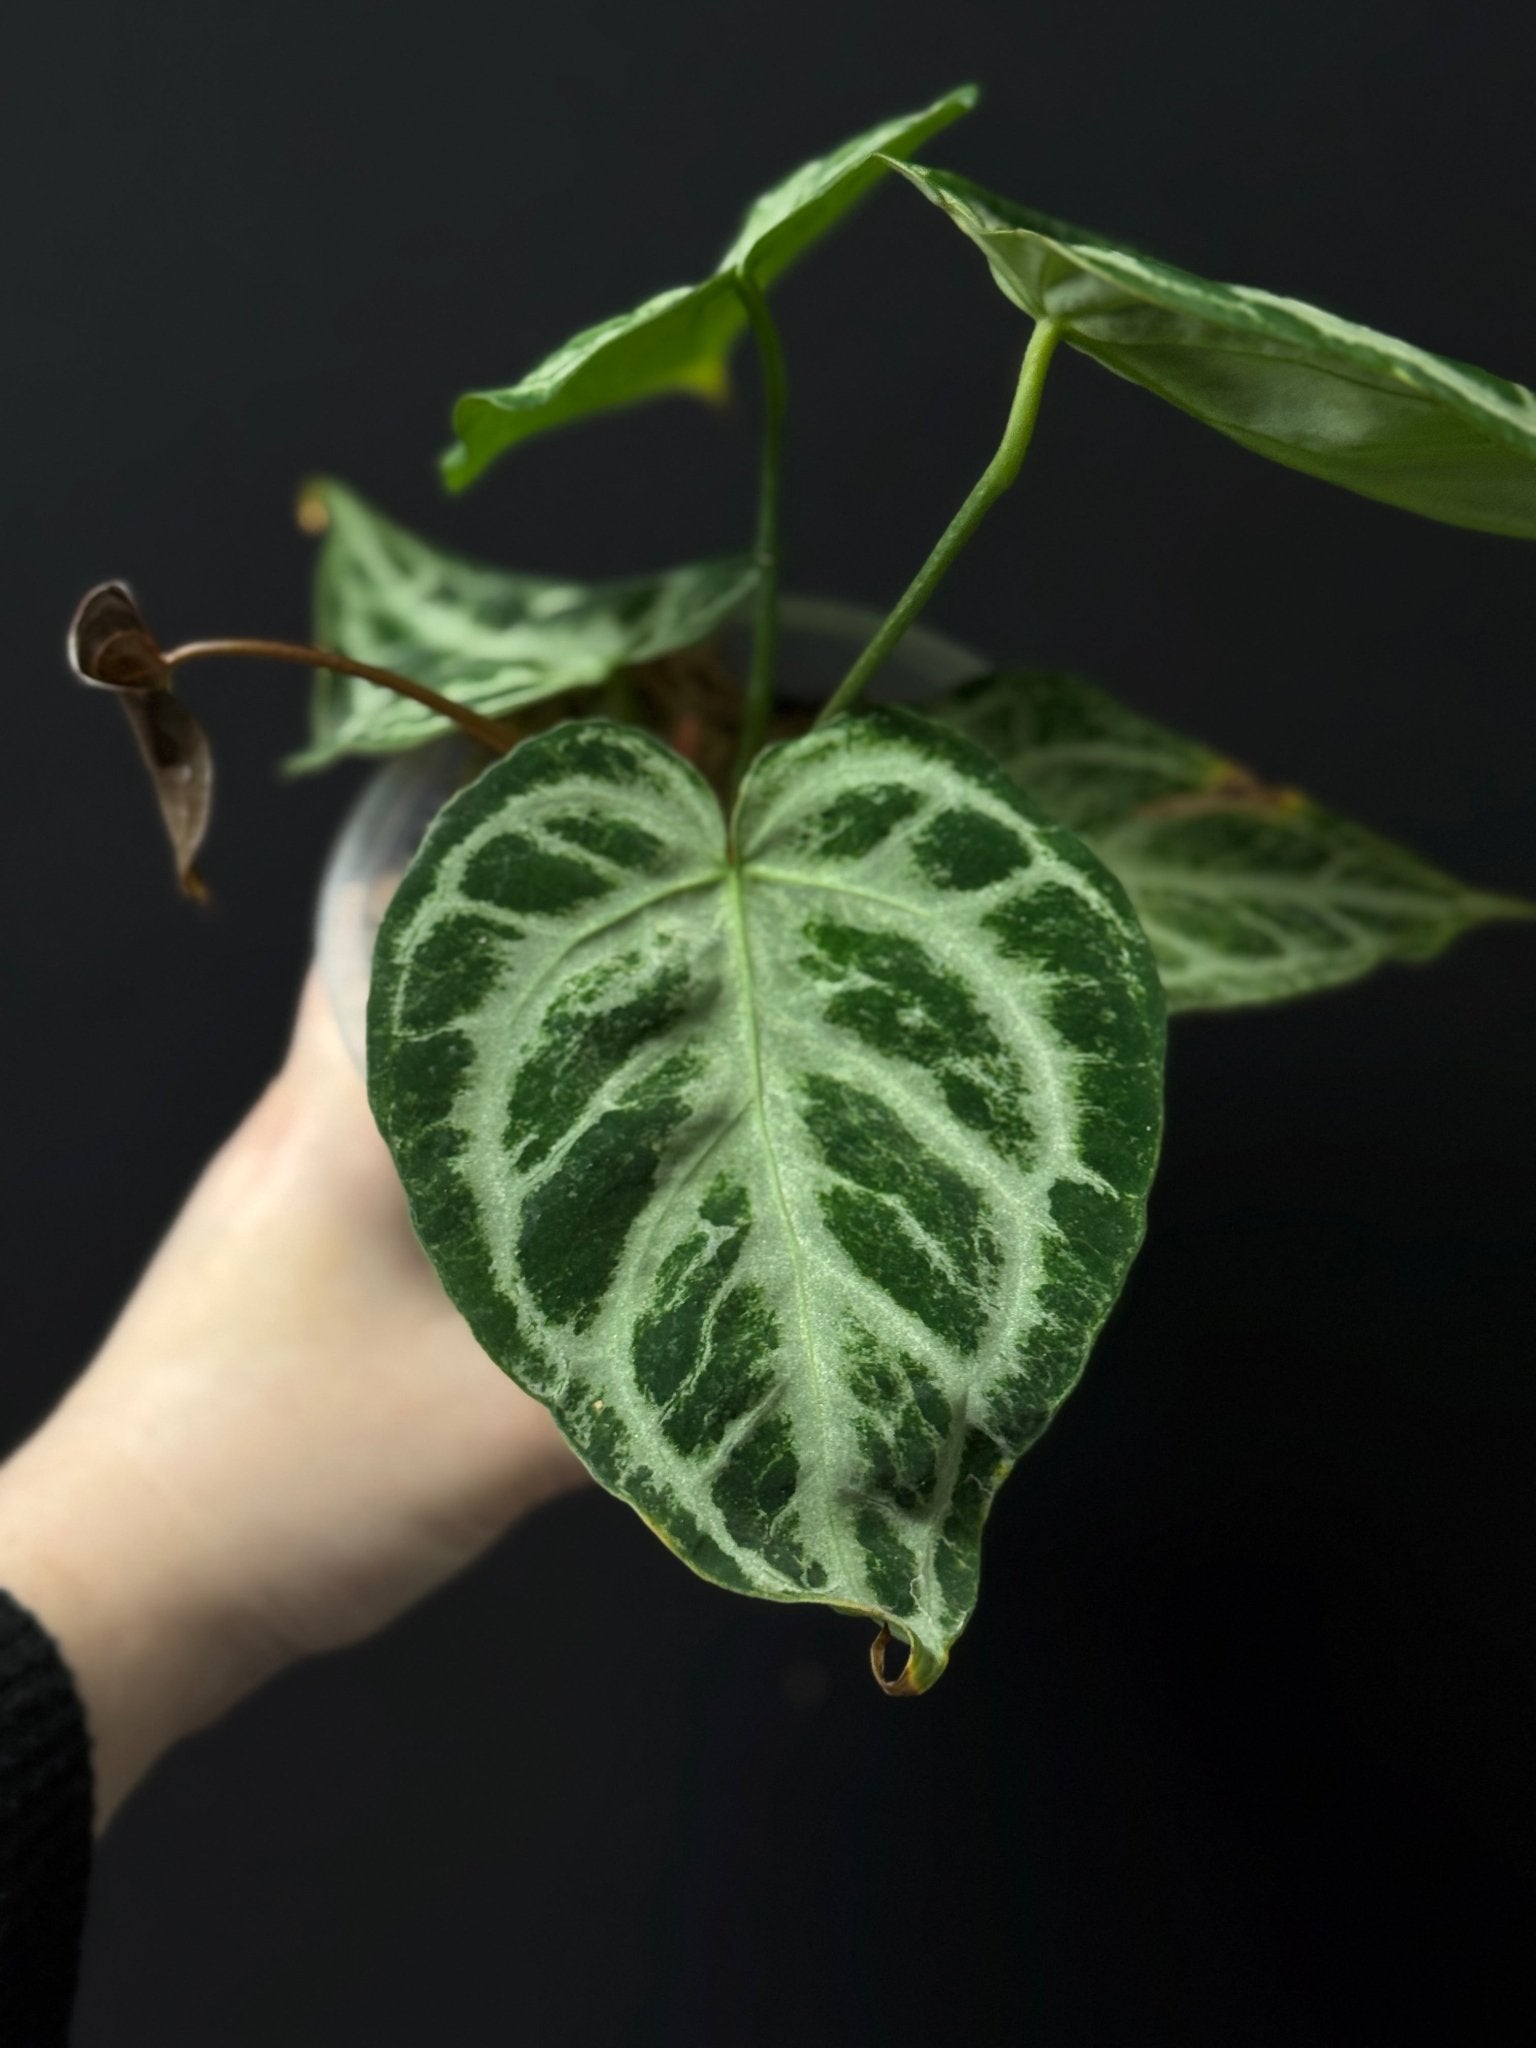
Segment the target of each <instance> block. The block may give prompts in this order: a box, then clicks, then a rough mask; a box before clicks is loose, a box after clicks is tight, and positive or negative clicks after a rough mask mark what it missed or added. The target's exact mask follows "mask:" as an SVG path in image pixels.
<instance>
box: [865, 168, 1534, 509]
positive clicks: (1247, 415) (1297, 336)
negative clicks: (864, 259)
mask: <svg viewBox="0 0 1536 2048" xmlns="http://www.w3.org/2000/svg"><path fill="white" fill-rule="evenodd" d="M893 168H895V169H897V170H900V171H902V172H903V173H904V175H905V176H906V177H908V178H910V179H911V181H912V183H913V184H914V185H916V186H917V188H918V190H919V191H920V192H923V193H924V194H926V196H927V197H928V198H929V199H931V200H932V201H933V202H934V204H935V205H937V206H939V207H941V208H942V209H943V210H944V211H945V212H946V213H947V214H948V215H949V216H950V218H951V219H952V220H954V221H955V222H956V223H957V225H958V226H959V227H960V228H961V229H962V230H963V231H964V232H965V233H966V234H967V235H969V236H970V238H971V240H972V241H973V242H975V243H976V244H977V246H978V247H979V248H980V249H981V250H982V251H983V253H984V254H985V256H986V258H987V261H988V263H989V264H990V266H991V269H992V275H993V277H994V278H995V279H996V281H997V284H998V285H999V287H1000V288H1001V290H1002V291H1003V292H1004V293H1005V294H1006V296H1007V297H1008V298H1010V299H1012V300H1013V302H1014V304H1015V305H1017V306H1021V307H1022V308H1023V309H1024V311H1025V312H1026V313H1029V314H1031V315H1032V316H1033V317H1034V318H1035V319H1036V320H1048V321H1050V322H1052V324H1053V325H1055V326H1056V327H1058V328H1059V329H1060V330H1061V333H1062V335H1063V337H1064V338H1065V339H1066V340H1067V341H1069V342H1070V343H1071V344H1072V346H1073V347H1074V348H1077V349H1081V350H1082V352H1083V353H1084V354H1085V355H1089V356H1092V357H1093V358H1094V359H1095V361H1097V362H1100V363H1102V364H1103V365H1104V366H1105V368H1106V369H1109V370H1113V371H1114V372H1115V373H1116V375H1117V376H1121V377H1127V378H1129V379H1130V380H1131V381H1132V382H1133V383H1136V384H1143V385H1145V386H1146V388H1147V389H1148V390H1149V391H1154V392H1156V393H1157V395H1158V396H1159V397H1161V398H1166V399H1168V400H1169V402H1170V403H1171V404H1173V405H1176V406H1178V407H1180V409H1181V410H1182V411H1184V412H1187V413H1191V414H1192V415H1193V416H1194V417H1195V418H1196V419H1198V420H1203V421H1204V422H1205V423H1206V425H1207V426H1211V427H1215V428H1216V429H1217V430H1218V431H1219V432H1220V433H1223V434H1226V435H1229V436H1230V437H1231V439H1232V440H1234V441H1237V442H1240V443H1241V445H1242V446H1243V447H1245V448H1251V449H1252V450H1253V451H1254V453H1255V454H1258V455H1267V456H1269V457H1270V458H1271V459H1272V460H1274V461H1276V462H1281V463H1284V464H1285V465H1286V466H1287V468H1290V469H1299V470H1304V471H1305V472H1306V473H1307V474H1308V475H1309V476H1316V477H1322V478H1324V479H1325V480H1326V481H1327V482H1329V483H1335V484H1343V485H1344V486H1345V488H1346V489H1348V490H1352V491H1359V492H1360V493H1361V494H1362V495H1363V496H1365V497H1367V498H1379V499H1381V500H1382V501H1383V502H1384V503H1386V504H1389V505H1401V506H1403V507H1405V508H1406V509H1407V510H1408V511H1411V512H1421V513H1423V514H1425V515H1426V516H1427V517H1428V518H1431V519H1443V520H1446V521H1448V522H1449V523H1450V524H1451V525H1453V526H1471V527H1477V528H1480V529H1481V530H1482V531H1484V532H1486V533H1505V534H1514V535H1517V536H1519V537H1520V538H1523V539H1531V538H1533V537H1536V394H1533V393H1531V392H1530V391H1527V390H1526V389H1525V388H1524V387H1523V386H1522V385H1519V384H1509V383H1506V382H1505V381H1504V380H1503V378H1500V377H1492V376H1490V375H1489V374H1488V373H1487V372H1486V371H1484V370H1477V369H1473V368H1471V367H1470V366H1469V365H1467V364H1465V363H1458V362H1452V361H1450V360H1449V359H1448V358H1446V357H1444V356H1436V355H1431V354H1429V353H1428V351H1427V350H1425V349H1420V348H1414V347H1413V346H1412V345H1411V344H1410V343H1408V342H1406V341H1397V340H1394V339H1393V337H1392V336H1390V335H1386V334H1378V333H1376V332H1375V331H1374V330H1373V329H1372V328H1369V327H1360V326H1357V325H1356V324H1355V323H1354V322H1353V321H1350V320H1341V319H1340V318H1339V317H1338V316H1337V315H1336V314H1333V313H1325V312H1323V311H1321V310H1320V309H1319V308H1318V307H1316V306H1309V305H1306V304H1304V303H1303V302H1302V301H1301V300H1299V299H1284V298H1277V297H1276V296H1275V295H1274V293H1272V292H1266V291H1258V290H1255V289H1253V288H1251V287H1249V286H1247V285H1227V284H1212V283H1211V282H1209V281H1208V280H1207V279H1205V278H1202V277H1195V276H1192V275H1191V274H1190V273H1189V272H1188V271H1186V270H1176V269H1175V268H1174V267H1173V265H1172V264H1168V263H1161V262H1159V261H1158V260H1157V259H1156V258H1155V257H1151V256H1144V255H1141V254H1139V253H1137V252H1136V251H1134V250H1132V249H1129V248H1125V247H1123V246H1118V245H1116V244H1115V243H1113V242H1111V241H1108V240H1106V239H1105V238H1104V237H1103V236H1102V235H1096V234H1093V233H1092V232H1090V231H1089V230H1088V229H1086V228H1075V227H1070V226H1068V225H1067V224H1066V223H1065V222H1064V221H1058V220H1052V219H1050V218H1049V216H1047V215H1046V214H1042V213H1033V212H1031V211H1030V210H1029V209H1028V208H1027V207H1022V206H1016V205H1014V204H1013V202H1012V201H1011V200H1006V199H999V198H997V197H996V196H995V195H993V194H992V193H989V192H984V191H983V190H982V189H981V187H980V186H979V185H973V184H971V183H970V181H969V180H968V179H965V178H959V177H955V176H953V175H952V174H951V173H949V172H947V171H935V170H930V169H928V168H926V167H925V166H922V165H915V164H914V165H907V164H895V165H894V166H893Z"/></svg>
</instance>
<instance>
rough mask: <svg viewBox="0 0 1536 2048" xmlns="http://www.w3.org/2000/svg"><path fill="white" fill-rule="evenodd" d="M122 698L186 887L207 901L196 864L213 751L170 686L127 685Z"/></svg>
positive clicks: (209, 792) (210, 795)
mask: <svg viewBox="0 0 1536 2048" xmlns="http://www.w3.org/2000/svg"><path fill="white" fill-rule="evenodd" d="M118 702H119V703H120V704H121V705H122V707H123V710H124V712H125V713H126V714H127V718H128V723H129V724H130V725H131V726H132V727H133V736H134V738H135V739H136V740H137V741H138V743H139V752H140V754H141V755H142V756H143V757H144V765H145V767H146V768H147V769H148V770H149V775H150V780H151V781H152V782H153V783H154V785H155V796H156V798H157V800H158V801H159V805H160V815H161V817H162V818H163V819H164V821H165V829H166V834H167V836H168V838H169V839H170V842H171V851H172V853H173V854H174V856H175V860H176V873H177V877H178V879H179V880H180V882H181V886H182V890H183V892H184V893H185V894H186V895H188V896H190V897H192V898H193V899H194V900H195V901H197V902H199V903H206V902H207V900H208V890H207V887H206V885H205V883H204V881H203V878H202V876H201V875H200V874H199V873H198V871H197V866H196V862H197V853H198V849H199V847H200V846H201V845H202V843H203V836H204V834H205V833H206V832H207V830H208V813H209V811H210V809H211V807H212V803H213V755H212V753H211V752H210V750H209V746H208V736H207V734H206V733H205V732H204V731H203V728H202V727H201V726H200V725H199V724H198V722H197V720H196V719H195V718H194V717H193V716H192V714H191V712H190V711H189V710H188V709H187V707H186V705H185V704H183V703H182V702H181V699H180V698H179V697H173V696H172V695H171V694H170V692H169V691H168V690H153V691H148V690H144V691H140V690H132V689H127V688H124V689H123V693H122V695H121V696H120V697H119V699H118Z"/></svg>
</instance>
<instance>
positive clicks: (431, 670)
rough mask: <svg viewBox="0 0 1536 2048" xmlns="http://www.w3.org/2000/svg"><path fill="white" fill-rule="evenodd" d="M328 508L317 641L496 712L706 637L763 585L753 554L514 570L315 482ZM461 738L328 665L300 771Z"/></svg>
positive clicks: (313, 497)
mask: <svg viewBox="0 0 1536 2048" xmlns="http://www.w3.org/2000/svg"><path fill="white" fill-rule="evenodd" d="M306 503H307V504H309V505H313V506H315V507H317V508H319V510H320V511H321V512H322V513H323V517H324V521H325V539H324V541H323V542H322V544H321V547H320V552H319V556H318V558H317V561H316V564H315V586H314V623H315V638H316V640H317V642H318V643H319V644H320V645H321V646H322V647H328V648H333V649H335V650H336V651H338V652H340V653H343V654H347V655H350V656H351V657H352V659H353V660H355V661H366V662H371V663H373V664H374V665H375V666H376V667H381V668H392V669H395V670H398V671H399V673H400V674H402V675H407V676H410V677H411V679H412V680H413V681H415V682H418V683H426V684H429V685H430V686H431V687H432V688H433V689H435V690H437V691H439V692H441V694H442V695H444V696H446V697H451V698H453V699H454V701H455V702H456V703H460V704H467V705H469V706H470V707H471V709H473V710H475V711H479V712H482V713H483V714H484V715H485V716H486V717H488V718H497V717H503V716H511V717H515V716H516V714H517V713H518V712H520V711H523V710H526V709H528V708H529V707H530V706H531V705H534V704H537V703H540V702H542V701H543V700H545V699H547V698H550V697H558V696H562V695H563V694H564V693H565V692H566V691H567V690H574V689H581V688H583V687H585V686H587V685H589V684H594V683H600V682H603V681H604V680H605V679H606V678H607V677H608V676H611V675H612V674H613V673H614V671H615V670H616V669H619V668H622V667H624V666H626V665H628V664H630V663H633V662H643V661H653V660H655V659H656V658H657V656H659V655H663V654H670V653H671V652H673V651H674V650H675V649H677V648H680V647H691V646H693V645H694V644H696V643H697V642H699V641H701V640H706V639H708V638H709V636H710V635H711V634H712V633H714V632H715V631H716V630H717V628H718V627H720V626H721V625H722V624H723V623H724V621H725V620H726V619H727V618H729V617H730V615H731V614H732V613H733V612H735V611H738V610H739V609H740V608H741V606H742V605H744V604H745V603H746V602H747V600H748V599H749V598H750V596H751V594H752V592H753V590H754V589H755V588H756V587H757V575H758V572H757V570H756V568H755V566H754V565H753V563H752V561H751V560H750V558H749V557H747V556H746V555H730V556H726V557H724V558H722V559H721V560H719V561H714V562H694V563H689V564H687V565H686V566H684V567H682V568H677V569H668V570H665V571H661V572H659V573H658V574H656V575H652V576H632V577H627V578H624V579H622V580H620V581H616V582H608V583H573V582H570V581H569V580H557V579H556V578H554V577H549V576H529V575H517V574H513V573H512V572H511V571H509V570H506V569H493V568H491V567H489V566H487V565H486V564H485V563H482V562H474V561H470V560H468V559H467V558H466V557H464V556H462V555H456V554H450V553H448V552H447V551H446V550H445V549H442V548H438V547H434V546H433V545H432V544H431V543H430V542H428V541H424V540H421V539H419V538H418V537H417V536H416V535H415V534H413V533H408V532H407V531H406V529H405V528H404V527H403V526H397V525H396V524H395V522H394V521H393V520H390V519H386V518H385V517H384V515H383V514H382V513H381V512H378V511H376V510H375V509H374V508H373V507H372V506H371V505H369V504H368V503H366V501H365V500H364V499H362V498H360V497H359V496H358V495H357V494H356V492H355V491H351V490H348V489H347V488H346V486H345V485H343V484H339V483H335V482H333V481H331V480H329V479H321V480H319V481H317V482H315V483H313V484H311V485H309V486H308V487H307V492H306ZM451 730H452V726H451V725H450V722H449V721H448V720H447V719H446V718H442V717H440V716H438V715H437V714H436V713H435V712H432V711H428V710H426V709H425V708H424V707H423V706H422V705H420V704H414V703H411V702H410V701H409V700H408V699H405V698H401V697H396V696H392V695H391V694H390V693H389V692H388V691H385V690H381V689H378V688H376V687H375V686H374V685H372V684H370V683H366V682H361V681H359V680H357V679H356V678H355V677H352V676H341V675H334V674H332V673H331V672H330V671H328V670H322V671H321V672H320V673H319V674H318V675H317V677H316V679H315V690H314V694H313V696H312V698H311V702H310V738H309V744H308V746H307V747H305V749H304V750H303V752H302V753H300V754H298V755H296V756H294V757H293V758H292V759H291V760H290V762H289V763H288V765H289V767H290V768H291V769H295V770H307V769H314V768H324V767H328V766H329V765H330V764H331V763H332V762H333V761H336V760H338V759H340V758H341V756H343V755H345V754H393V753H399V752H401V751H402V750H404V749H406V748H410V747H417V746H420V745H421V744H422V742H423V741H425V740H430V739H435V738H436V737H438V735H439V734H441V733H445V732H449V731H451Z"/></svg>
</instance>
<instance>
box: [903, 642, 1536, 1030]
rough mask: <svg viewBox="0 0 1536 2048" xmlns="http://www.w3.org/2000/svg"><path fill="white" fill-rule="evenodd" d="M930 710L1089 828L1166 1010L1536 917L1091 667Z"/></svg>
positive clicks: (1232, 998)
mask: <svg viewBox="0 0 1536 2048" xmlns="http://www.w3.org/2000/svg"><path fill="white" fill-rule="evenodd" d="M931 708H932V711H933V715H934V716H935V717H936V718H939V719H941V720H943V722H944V723H945V724H946V725H949V726H950V727H952V728H953V729H954V730H955V731H958V732H961V733H964V735H965V736H966V738H967V739H969V740H970V741H972V742H973V744H974V745H976V746H977V747H979V748H980V749H981V750H982V752H983V753H985V754H987V755H988V756H989V757H990V758H991V759H992V760H994V761H996V762H997V763H998V765H999V766H1000V767H1002V768H1003V769H1004V770H1005V771H1006V772H1007V773H1008V774H1009V775H1010V776H1011V777H1012V778H1013V780H1014V781H1016V782H1017V783H1018V784H1019V786H1020V788H1021V789H1023V790H1025V791H1026V792H1027V793H1028V795H1029V796H1031V797H1032V798H1033V799H1034V801H1035V802H1036V803H1038V804H1039V805H1040V806H1041V808H1042V809H1043V810H1045V811H1047V812H1049V814H1050V815H1051V816H1052V817H1053V818H1057V819H1059V820H1060V821H1061V822H1062V823H1063V824H1064V825H1069V826H1070V827H1071V828H1072V830H1073V831H1074V832H1077V833H1079V834H1080V835H1081V836H1082V837H1083V838H1084V839H1085V840H1086V841H1087V842H1088V844H1089V845H1090V846H1091V847H1092V848H1093V849H1094V851H1095V852H1096V853H1097V854H1098V856H1099V858H1100V859H1101V860H1102V861H1103V862H1104V864H1105V866H1106V867H1109V868H1111V869H1113V871H1114V872H1115V874H1116V875H1118V876H1119V878H1120V880H1121V882H1122V883H1123V884H1124V886H1125V890H1126V894H1127V895H1128V896H1129V897H1130V899H1131V903H1132V905H1133V906H1134V908H1135V910H1136V914H1137V916H1138V917H1139V918H1140V919H1141V922H1142V924H1143V926H1144V927H1145V929H1146V933H1147V936H1148V938H1149V939H1150V940H1151V942H1152V949H1153V951H1154V953H1155V954H1156V955H1157V964H1158V970H1159V972H1160V973H1161V975H1162V981H1163V988H1164V991H1165V993H1166V995H1167V999H1168V1007H1169V1009H1170V1010H1194V1009H1230V1008H1233V1007H1236V1006H1238V1005H1242V1004H1250V1003H1272V1002H1276V1001H1279V1000H1280V999H1281V998H1283V997H1286V996H1296V995H1304V994H1306V993H1308V992H1309V991H1311V990H1314V989H1323V988H1331V987H1334V986H1336V985H1337V984H1338V983H1340V982H1346V981H1354V980H1355V979H1357V977H1358V976H1360V975H1362V974H1367V973H1369V972H1370V971H1371V969H1372V968H1375V967H1379V966H1380V965H1382V963H1383V962H1385V961H1389V960H1428V959H1430V958H1432V957H1433V956H1434V955H1435V954H1436V953H1439V952H1440V951H1441V950H1442V949H1443V948H1444V947H1446V946H1448V945H1449V944H1450V943H1451V941H1452V940H1453V939H1455V938H1457V937H1459V936H1460V935H1461V934H1462V933H1463V932H1465V931H1468V930H1470V929H1471V928H1472V927H1473V926H1474V925H1479V924H1483V923H1486V922H1487V921H1488V920H1490V919H1494V918H1510V917H1529V916H1531V915H1532V909H1531V906H1530V905H1528V904H1524V903H1520V902H1517V901H1515V900H1513V899H1512V898H1509V897H1505V896H1492V895H1486V894H1484V893H1483V892H1481V891H1479V890H1476V889H1469V888H1467V887H1466V886H1465V885H1464V884H1462V883H1461V882H1458V881H1456V880H1455V879H1454V878H1453V877H1452V876H1450V875H1447V874H1442V873H1441V872H1440V871H1439V870H1438V869H1437V868H1433V867H1431V866H1430V865H1429V864H1428V863H1427V862H1426V861H1422V860H1420V859H1419V858H1418V857H1417V855H1415V854H1412V853H1409V852H1408V851H1407V850H1406V849H1405V848H1403V847H1401V846H1394V845H1393V844H1392V842H1391V841H1390V840H1387V839H1381V838H1378V837H1377V836H1376V834H1375V833H1373V832H1368V831H1366V830H1365V829H1364V828H1363V827H1362V826H1359V825H1352V824H1350V823H1349V822H1348V821H1347V820H1345V819H1343V818H1340V817H1336V816H1335V815H1334V814H1333V812H1331V811H1327V810H1324V809H1323V808H1322V807H1321V805H1318V804H1315V803H1313V802H1312V801H1311V799H1310V798H1308V797H1305V796H1302V795H1301V794H1300V792H1299V791H1297V790H1294V789H1281V788H1276V787H1273V786H1272V785H1270V784H1268V783H1264V782H1261V781H1260V780H1259V779H1258V778H1257V777H1256V776H1254V775H1253V774H1252V773H1250V771H1249V770H1247V769H1246V768H1243V767H1240V766H1239V765H1238V763H1236V762H1235V761H1232V760H1229V759H1228V758H1226V757H1225V756H1224V755H1221V754H1217V753H1213V752H1212V751H1211V749H1210V748H1209V747H1205V746H1202V745H1200V744H1199V742H1198V741H1195V740H1189V739H1185V738H1184V737H1183V736H1182V735H1180V734H1179V733H1175V732H1170V731H1168V729H1167V728H1166V727H1165V726H1161V725H1156V724H1154V723H1153V722H1152V720H1151V719H1148V718H1143V717H1142V716H1141V714H1140V713H1139V712H1136V711H1132V710H1131V709H1130V708H1129V706H1127V705H1125V704H1121V703H1119V702H1118V701H1117V700H1116V699H1115V698H1113V697H1111V696H1109V695H1108V694H1107V693H1106V692H1105V691H1103V690H1100V689H1097V688H1095V686H1094V685H1093V684H1091V683H1086V682H1084V681H1083V680H1082V679H1081V678H1080V677H1078V676H1072V675H1060V674H1055V673H1051V672H1048V671H1042V670H1018V671H1013V672H1009V673H1005V674H1002V675H997V676H988V677H983V678H981V679H979V680H978V681H976V682H973V683H966V684H964V685H962V686H961V688H959V689H958V690H956V691H954V692H952V693H951V695H950V696H948V697H947V698H946V699H944V700H943V701H942V702H941V703H939V704H936V705H934V706H933V707H931Z"/></svg>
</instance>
